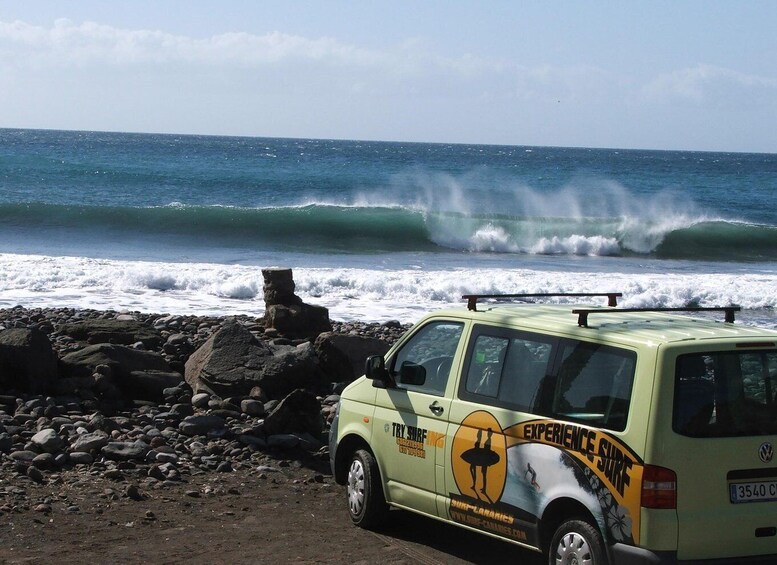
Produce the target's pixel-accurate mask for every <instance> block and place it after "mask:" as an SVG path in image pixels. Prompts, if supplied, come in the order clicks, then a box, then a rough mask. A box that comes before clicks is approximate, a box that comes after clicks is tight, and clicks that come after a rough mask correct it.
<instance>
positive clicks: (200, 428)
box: [178, 415, 227, 436]
mask: <svg viewBox="0 0 777 565" xmlns="http://www.w3.org/2000/svg"><path fill="white" fill-rule="evenodd" d="M226 425H227V423H226V421H225V420H224V418H221V417H219V416H212V415H202V416H189V417H188V418H184V419H183V421H182V422H181V423H180V424H179V425H178V429H179V430H180V432H181V433H182V434H184V435H187V436H200V435H207V433H208V432H211V431H218V430H223V429H224V427H225V426H226Z"/></svg>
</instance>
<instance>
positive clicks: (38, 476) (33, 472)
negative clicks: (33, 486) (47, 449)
mask: <svg viewBox="0 0 777 565" xmlns="http://www.w3.org/2000/svg"><path fill="white" fill-rule="evenodd" d="M27 476H28V477H29V478H30V480H33V481H35V482H36V483H42V482H43V473H41V472H40V470H39V469H38V468H37V467H33V466H32V465H30V466H29V467H27Z"/></svg>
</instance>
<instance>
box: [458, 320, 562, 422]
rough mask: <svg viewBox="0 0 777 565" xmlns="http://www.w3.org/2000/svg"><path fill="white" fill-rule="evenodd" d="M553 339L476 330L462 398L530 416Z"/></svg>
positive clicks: (490, 330) (468, 360) (495, 329)
mask: <svg viewBox="0 0 777 565" xmlns="http://www.w3.org/2000/svg"><path fill="white" fill-rule="evenodd" d="M554 341H555V338H547V337H543V336H535V335H533V334H528V333H526V332H519V331H515V330H506V329H503V328H492V327H485V326H480V327H476V329H475V332H474V333H473V338H472V341H471V345H470V349H469V352H468V354H467V372H466V376H465V383H464V387H463V390H462V391H461V392H460V395H461V397H462V398H464V399H467V400H476V401H479V402H487V403H488V404H492V405H494V406H503V407H505V408H512V409H514V410H520V411H523V412H530V411H531V410H532V408H533V405H534V402H535V400H536V399H537V397H538V391H539V386H540V383H541V382H542V380H543V377H544V376H545V375H546V374H547V372H548V367H549V363H550V362H551V359H552V358H551V352H552V351H553V343H554Z"/></svg>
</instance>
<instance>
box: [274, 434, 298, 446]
mask: <svg viewBox="0 0 777 565" xmlns="http://www.w3.org/2000/svg"><path fill="white" fill-rule="evenodd" d="M299 443H300V442H299V437H297V436H295V435H293V434H275V435H271V436H269V437H268V438H267V445H269V446H270V447H278V448H280V449H294V448H295V447H297V446H298V445H299Z"/></svg>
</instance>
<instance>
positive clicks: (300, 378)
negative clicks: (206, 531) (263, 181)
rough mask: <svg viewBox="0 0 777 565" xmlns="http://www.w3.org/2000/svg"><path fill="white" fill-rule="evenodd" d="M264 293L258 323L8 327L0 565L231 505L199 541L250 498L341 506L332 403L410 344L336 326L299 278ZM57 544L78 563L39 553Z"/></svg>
mask: <svg viewBox="0 0 777 565" xmlns="http://www.w3.org/2000/svg"><path fill="white" fill-rule="evenodd" d="M273 277H275V278H276V279H277V280H273ZM278 277H280V278H278ZM265 281H266V288H265V296H266V300H267V304H266V311H265V312H264V313H263V315H262V316H260V317H255V318H252V317H247V316H240V317H228V318H220V317H198V316H177V315H171V314H148V313H140V312H112V311H96V310H74V309H64V308H63V309H55V308H48V309H34V308H22V307H15V308H10V309H5V310H1V311H0V518H2V525H0V536H2V538H3V539H4V540H5V541H6V542H7V543H5V544H3V549H0V562H9V563H11V562H17V558H18V559H19V561H18V562H21V561H24V560H26V559H28V558H29V559H32V560H33V561H37V559H38V558H39V557H41V556H42V555H43V554H40V553H38V554H36V553H35V551H44V552H45V551H47V550H46V549H45V548H46V547H49V548H50V549H49V550H48V551H50V552H51V555H52V556H53V555H56V556H57V559H58V560H59V561H63V559H64V561H70V560H71V559H72V560H73V561H78V560H81V559H82V558H83V557H84V556H88V555H90V552H91V551H93V549H94V547H100V544H101V541H100V538H101V537H100V536H97V537H96V538H95V537H94V533H95V532H98V531H100V529H101V528H107V529H108V530H112V529H115V528H118V529H119V530H120V531H122V532H124V533H126V532H128V531H130V530H132V531H138V530H139V529H143V528H146V529H147V530H156V529H157V528H158V527H159V526H160V524H162V523H164V522H165V521H167V522H170V521H173V522H175V521H177V520H179V519H181V518H182V517H184V518H186V519H193V518H195V517H196V514H197V512H196V509H197V508H198V506H201V505H207V504H208V502H209V501H213V500H218V501H220V502H221V503H222V504H223V505H222V506H220V509H219V515H218V516H209V517H208V516H206V517H204V518H203V519H204V520H205V522H204V524H206V525H207V524H208V520H216V521H222V522H226V523H234V520H233V518H235V517H236V516H237V517H239V518H241V521H242V519H243V518H245V517H246V516H253V517H254V519H257V516H256V514H255V511H256V508H255V507H253V506H252V505H250V504H249V505H246V504H245V497H246V496H256V494H257V492H258V490H257V489H267V490H269V491H271V493H270V494H272V492H275V494H276V496H280V500H281V501H283V503H285V504H294V503H299V501H300V500H304V499H305V497H306V496H307V497H308V500H309V499H310V498H316V500H317V501H318V503H319V504H322V505H323V507H324V508H327V509H330V510H331V506H332V505H333V504H338V505H340V504H339V503H340V502H341V500H340V498H341V497H340V494H342V493H340V489H339V488H337V487H335V485H334V483H333V481H332V479H331V476H330V471H329V462H328V450H327V441H326V440H327V433H328V424H329V422H330V421H331V419H332V417H333V416H334V410H335V409H336V405H337V402H338V399H339V397H338V392H339V391H341V390H342V388H343V387H344V386H345V385H346V384H347V383H348V382H349V381H351V380H353V379H354V378H355V377H356V375H357V374H358V372H359V367H361V366H363V361H364V358H365V357H366V356H367V355H370V354H375V353H378V354H382V353H385V351H387V350H388V348H389V347H390V345H391V344H392V343H393V342H394V341H396V339H397V338H398V337H399V336H401V335H402V333H403V332H404V331H405V329H406V328H404V327H403V326H402V325H401V324H399V323H391V322H389V323H383V324H366V323H339V322H332V321H330V320H329V319H328V314H327V312H326V310H325V309H323V308H319V307H314V306H310V305H306V304H304V303H302V301H301V300H299V299H297V298H296V297H295V295H294V293H293V281H292V279H291V272H290V271H286V270H273V271H268V272H266V274H265ZM274 289H276V290H277V289H280V290H279V291H276V290H274ZM284 486H285V487H286V488H285V489H283V488H281V487H284ZM278 489H281V490H280V491H279V490H278ZM281 491H282V492H283V494H282V495H281V494H279V493H280V492H281ZM249 493H250V494H249ZM261 498H262V500H263V503H264V504H267V503H268V502H267V501H268V500H270V501H272V500H274V499H273V497H272V496H270V497H269V498H268V497H267V496H262V497H261ZM272 504H275V506H274V507H273V508H275V509H277V507H278V506H277V505H278V504H280V503H279V502H278V500H276V502H275V503H272ZM342 506H343V510H344V504H343V505H342ZM328 511H329V510H328ZM265 512H266V509H265V511H263V512H262V521H263V522H265V521H268V520H267V515H266V513H265ZM273 514H276V513H275V512H274V511H273ZM330 514H331V512H330ZM275 518H277V519H278V524H283V523H284V520H282V519H280V517H279V516H277V515H276V516H275ZM338 518H339V519H344V520H343V521H341V522H340V524H339V525H340V526H342V527H343V528H349V529H350V524H349V523H348V519H347V515H345V513H344V512H343V515H342V516H339V515H338ZM55 525H56V527H54V526H55ZM52 528H53V531H56V532H57V535H62V534H68V535H67V537H68V538H69V541H68V543H70V544H71V545H70V546H69V547H71V548H72V550H71V551H69V552H66V553H64V554H63V553H62V548H61V547H60V546H59V545H58V544H57V543H54V545H53V546H50V545H46V543H42V541H43V540H44V539H48V540H49V541H50V540H51V539H52V536H54V538H56V536H55V535H54V534H53V533H52V532H47V530H52ZM68 528H71V529H73V530H74V531H75V532H80V534H81V535H75V534H74V532H73V531H70V530H69V529H68ZM281 529H282V530H283V531H284V534H283V535H284V536H287V535H288V533H289V531H290V530H289V529H288V528H287V527H285V526H284V527H282V528H281ZM268 531H273V528H272V527H270V529H269V530H268ZM68 532H69V533H68ZM36 536H38V537H41V536H42V537H41V539H38V541H37V542H36V543H33V544H29V543H28V542H29V540H35V539H37V538H36ZM57 539H58V538H57ZM128 539H132V534H130V535H129V538H128ZM25 540H26V541H25ZM90 540H91V541H90ZM15 542H18V545H15ZM72 544H75V545H72ZM117 544H118V546H120V547H125V549H126V551H125V553H124V554H123V555H122V553H121V550H119V553H117V554H112V553H111V552H110V551H108V552H107V553H105V554H102V557H100V558H98V559H97V561H98V562H99V561H101V560H102V559H103V558H106V557H107V556H109V555H110V556H111V558H112V559H118V561H121V562H127V561H129V562H134V561H135V560H136V558H137V559H138V560H140V558H139V557H140V555H139V554H138V553H136V552H137V551H138V550H140V549H143V548H145V549H144V550H147V549H148V547H146V545H145V544H143V543H141V544H140V546H137V547H132V545H133V544H130V545H129V546H127V545H126V544H125V543H124V542H122V543H118V542H117ZM179 545H180V544H179ZM195 545H196V542H195ZM42 548H43V549H42ZM157 550H158V552H159V553H158V554H157V557H162V556H165V555H167V554H166V553H165V549H164V548H163V547H160V548H157ZM28 551H32V552H33V553H31V554H30V553H26V552H28ZM111 551H112V550H111ZM133 551H134V552H135V553H133ZM175 551H183V553H182V554H181V555H183V554H186V553H187V551H188V550H181V548H180V547H178V549H175V550H173V553H175ZM25 555H27V557H26V558H25V557H24V556H25ZM36 555H37V556H38V557H35V556H36ZM143 555H144V558H143V559H144V560H145V559H151V560H152V561H157V562H162V561H164V559H161V560H158V559H155V558H154V557H153V556H148V555H146V554H143ZM181 555H178V557H176V555H173V554H170V555H168V557H170V561H169V562H175V561H176V559H177V558H180V557H181ZM98 557H99V556H98ZM226 560H227V561H241V560H240V559H239V558H237V557H235V556H233V557H232V558H227V559H226Z"/></svg>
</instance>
